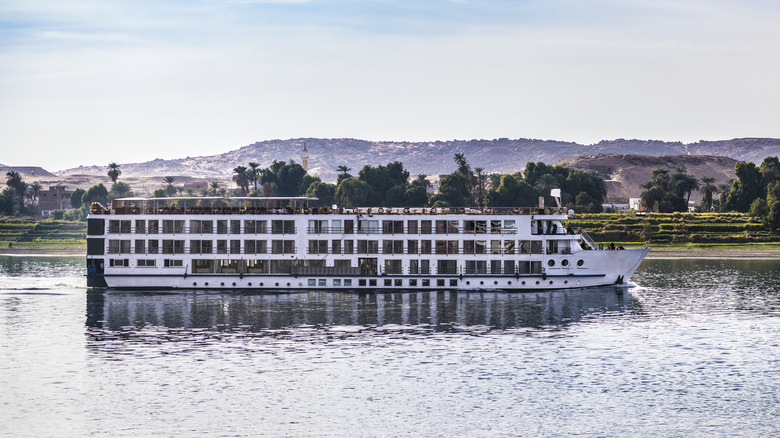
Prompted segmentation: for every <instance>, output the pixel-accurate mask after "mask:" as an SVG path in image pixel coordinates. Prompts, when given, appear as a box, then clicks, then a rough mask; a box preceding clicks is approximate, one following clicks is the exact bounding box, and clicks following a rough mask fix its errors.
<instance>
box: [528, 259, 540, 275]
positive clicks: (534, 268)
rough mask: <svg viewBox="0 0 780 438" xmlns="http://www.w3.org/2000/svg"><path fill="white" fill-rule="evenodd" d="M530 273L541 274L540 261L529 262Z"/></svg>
mask: <svg viewBox="0 0 780 438" xmlns="http://www.w3.org/2000/svg"><path fill="white" fill-rule="evenodd" d="M531 273H532V274H541V273H542V262H541V260H540V261H536V262H534V261H532V262H531Z"/></svg>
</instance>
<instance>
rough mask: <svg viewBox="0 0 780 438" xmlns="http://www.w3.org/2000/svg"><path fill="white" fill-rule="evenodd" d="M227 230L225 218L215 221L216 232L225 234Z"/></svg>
mask: <svg viewBox="0 0 780 438" xmlns="http://www.w3.org/2000/svg"><path fill="white" fill-rule="evenodd" d="M227 232H228V221H226V220H218V221H217V234H227Z"/></svg>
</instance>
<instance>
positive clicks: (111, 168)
mask: <svg viewBox="0 0 780 438" xmlns="http://www.w3.org/2000/svg"><path fill="white" fill-rule="evenodd" d="M121 174H122V171H121V170H119V165H118V164H116V163H108V177H109V178H111V182H112V183H114V184H116V180H117V179H118V178H119V175H121Z"/></svg>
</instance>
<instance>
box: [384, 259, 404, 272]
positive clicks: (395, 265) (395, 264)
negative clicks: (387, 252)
mask: <svg viewBox="0 0 780 438" xmlns="http://www.w3.org/2000/svg"><path fill="white" fill-rule="evenodd" d="M385 274H388V275H394V274H403V271H402V268H401V261H400V260H385Z"/></svg>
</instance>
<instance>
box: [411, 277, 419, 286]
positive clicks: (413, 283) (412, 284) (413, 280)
mask: <svg viewBox="0 0 780 438" xmlns="http://www.w3.org/2000/svg"><path fill="white" fill-rule="evenodd" d="M409 286H415V287H416V286H417V279H416V278H413V279H411V280H409Z"/></svg>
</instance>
